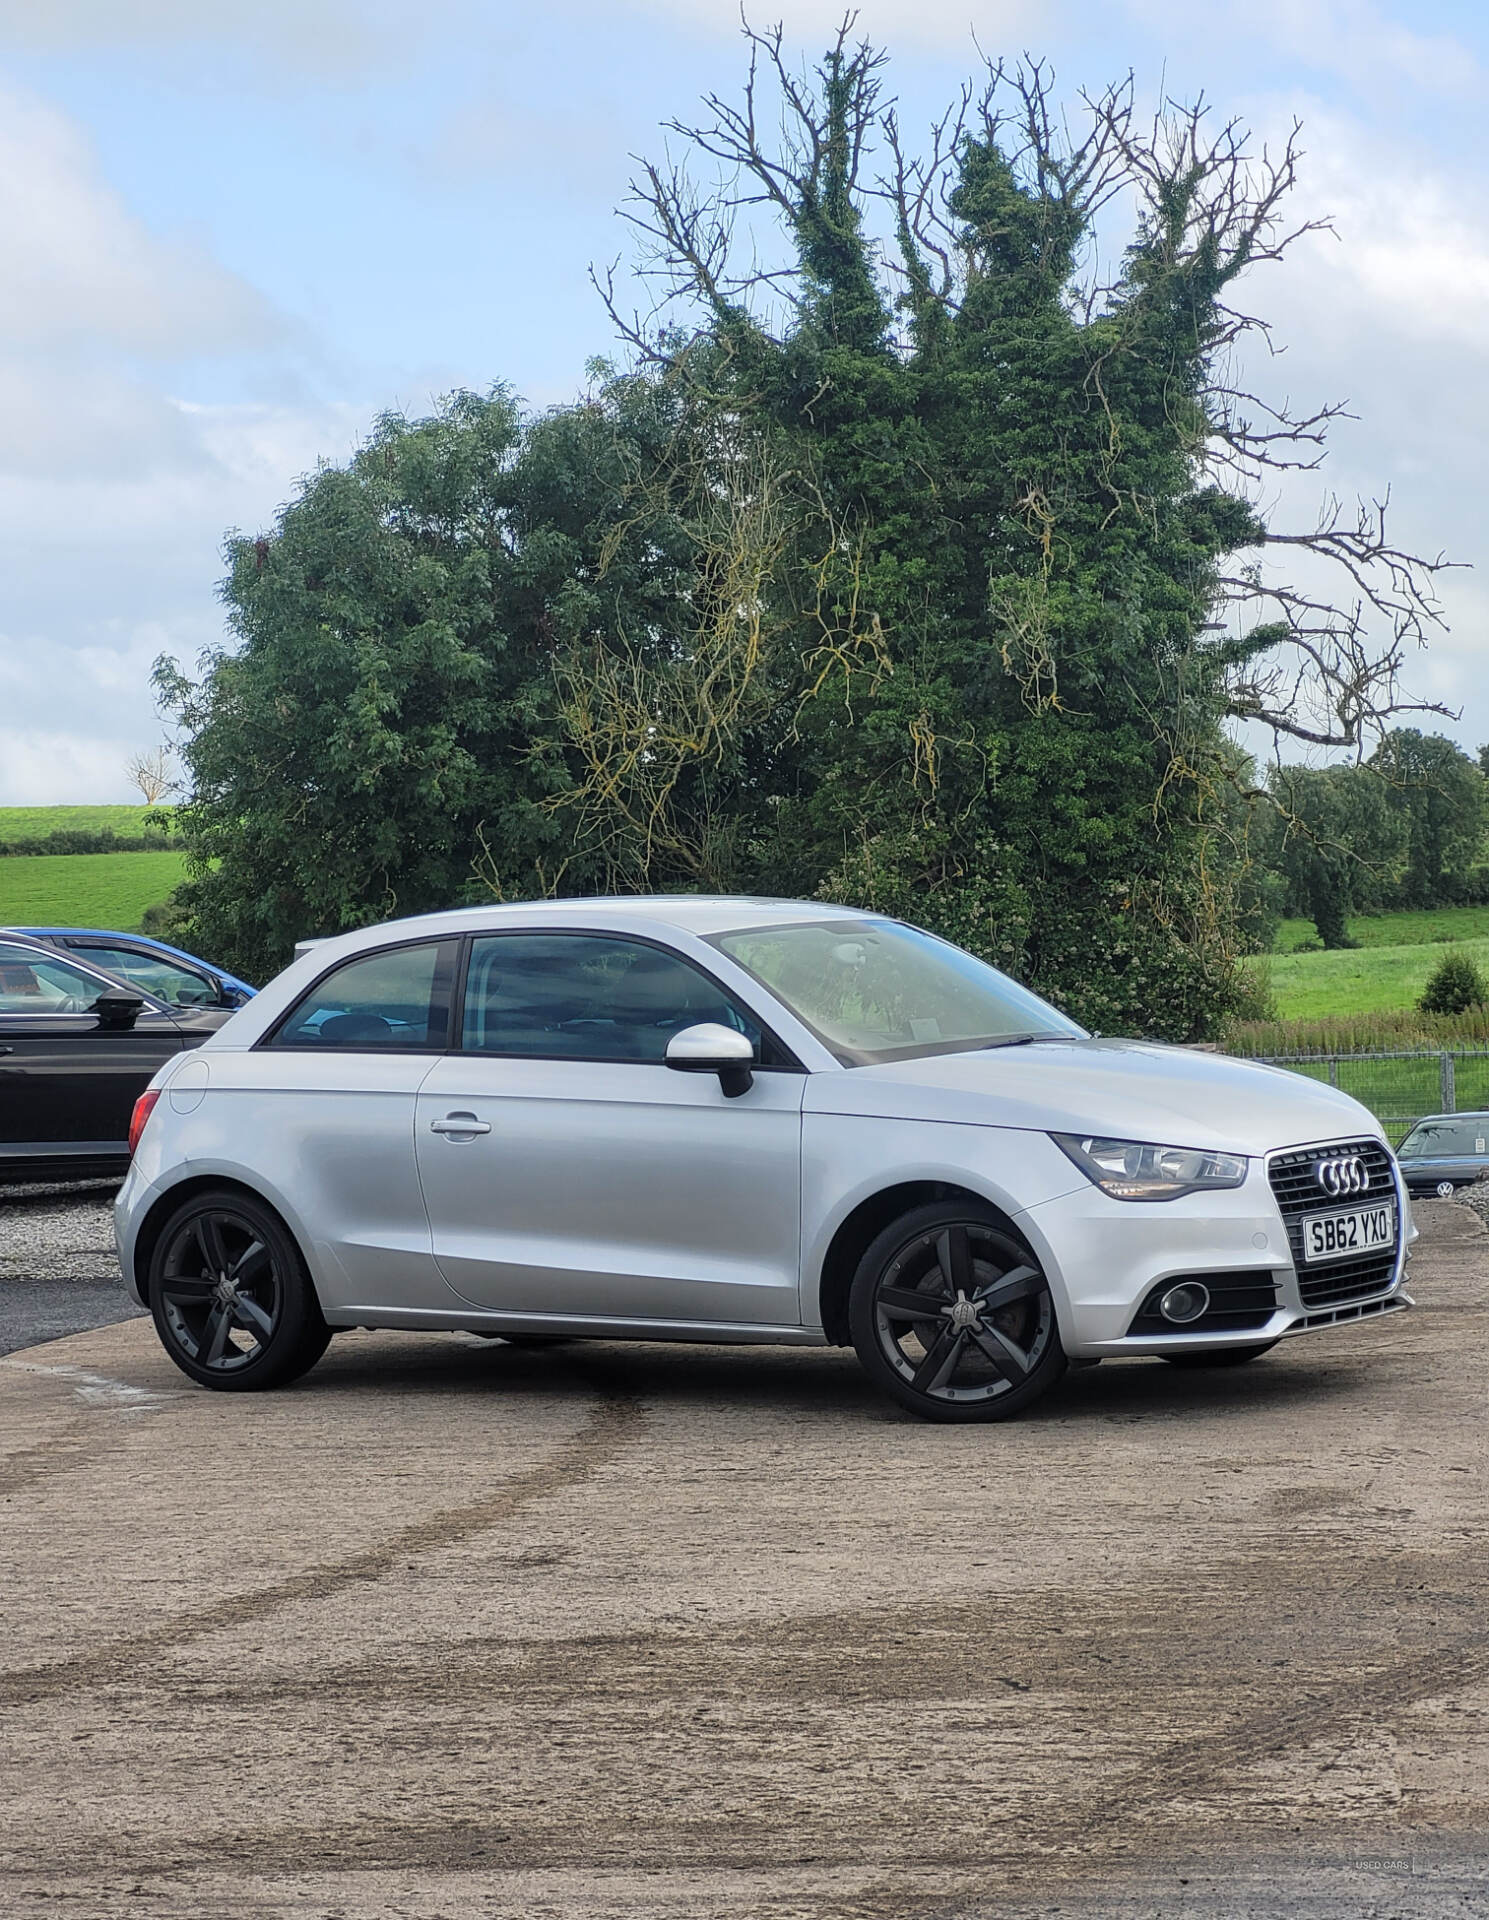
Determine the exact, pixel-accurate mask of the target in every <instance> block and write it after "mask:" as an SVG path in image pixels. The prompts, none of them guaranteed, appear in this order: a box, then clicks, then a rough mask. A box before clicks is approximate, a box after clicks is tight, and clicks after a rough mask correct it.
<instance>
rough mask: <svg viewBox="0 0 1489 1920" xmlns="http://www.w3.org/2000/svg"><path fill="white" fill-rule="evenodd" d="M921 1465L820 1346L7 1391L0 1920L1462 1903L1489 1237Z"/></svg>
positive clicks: (511, 1352) (941, 1445)
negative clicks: (1343, 1316) (1348, 1306)
mask: <svg viewBox="0 0 1489 1920" xmlns="http://www.w3.org/2000/svg"><path fill="white" fill-rule="evenodd" d="M1420 1215H1421V1218H1422V1223H1423V1225H1424V1229H1425V1234H1424V1239H1423V1241H1422V1242H1421V1243H1420V1247H1419V1251H1418V1254H1417V1258H1416V1261H1415V1267H1414V1278H1413V1290H1414V1292H1415V1293H1416V1294H1417V1297H1418V1299H1419V1300H1420V1302H1421V1305H1420V1307H1419V1310H1418V1311H1417V1312H1416V1313H1413V1314H1409V1315H1403V1316H1400V1317H1399V1318H1396V1319H1394V1320H1388V1321H1385V1322H1381V1323H1377V1324H1366V1325H1364V1326H1361V1327H1358V1328H1356V1329H1353V1330H1345V1331H1340V1332H1337V1333H1333V1334H1327V1335H1322V1336H1319V1337H1315V1338H1312V1339H1307V1340H1299V1341H1295V1342H1292V1343H1289V1344H1286V1345H1285V1346H1283V1347H1282V1348H1279V1349H1278V1350H1277V1351H1276V1352H1275V1353H1274V1354H1272V1355H1271V1356H1270V1357H1269V1358H1268V1359H1266V1360H1264V1361H1262V1362H1261V1363H1259V1364H1258V1365H1255V1366H1252V1367H1247V1368H1241V1369H1237V1370H1235V1371H1232V1372H1229V1373H1218V1374H1211V1375H1208V1376H1207V1375H1201V1374H1198V1373H1189V1374H1179V1373H1177V1372H1174V1371H1171V1370H1169V1369H1167V1368H1163V1367H1161V1366H1158V1365H1153V1364H1136V1363H1128V1364H1123V1365H1112V1364H1107V1365H1104V1366H1102V1367H1100V1368H1098V1369H1095V1370H1090V1371H1084V1372H1079V1373H1075V1374H1073V1375H1071V1376H1070V1378H1069V1381H1068V1383H1067V1384H1066V1386H1065V1387H1064V1388H1063V1389H1062V1390H1060V1391H1059V1392H1058V1394H1057V1395H1056V1396H1055V1397H1054V1398H1053V1400H1052V1401H1050V1402H1049V1403H1047V1404H1046V1406H1045V1408H1043V1409H1041V1410H1040V1411H1039V1412H1037V1413H1035V1414H1034V1415H1032V1416H1030V1417H1028V1418H1026V1419H1024V1420H1023V1421H1021V1422H1018V1423H1016V1424H1014V1425H1011V1426H1008V1427H1001V1428H992V1429H988V1430H982V1431H979V1430H977V1429H946V1428H936V1427H928V1426H921V1425H918V1424H915V1423H913V1422H910V1421H907V1420H904V1419H901V1418H900V1417H899V1416H898V1414H897V1413H896V1412H895V1411H894V1410H893V1409H892V1408H890V1407H889V1406H888V1405H887V1404H885V1403H882V1402H880V1401H879V1400H878V1399H876V1398H875V1397H874V1395H873V1394H872V1393H871V1392H870V1390H869V1389H868V1388H867V1386H866V1385H865V1384H864V1383H863V1381H862V1380H861V1378H860V1376H859V1374H858V1371H857V1369H856V1366H855V1364H854V1362H853V1360H852V1359H851V1357H850V1356H847V1355H841V1354H832V1353H810V1352H787V1351H765V1350H749V1349H733V1350H729V1349H703V1348H686V1347H676V1348H669V1347H660V1346H648V1347H626V1346H621V1345H590V1346H583V1345H576V1346H570V1347H562V1348H553V1349H548V1350H543V1351H523V1350H517V1349H513V1348H510V1347H506V1346H502V1345H497V1344H494V1343H489V1342H484V1341H480V1340H477V1339H474V1338H468V1337H464V1336H458V1337H457V1336H437V1335H424V1336H419V1337H417V1338H415V1337H405V1336H401V1335H392V1334H379V1335H375V1336H374V1335H364V1334H349V1335H345V1336H342V1337H340V1338H338V1339H337V1340H336V1341H335V1342H334V1344H333V1346H332V1348H331V1351H330V1353H329V1354H328V1355H327V1357H326V1359H325V1361H323V1362H322V1364H321V1366H320V1367H319V1368H318V1369H317V1370H316V1371H315V1372H314V1373H313V1374H312V1375H311V1376H310V1377H309V1378H308V1379H307V1380H306V1381H305V1382H303V1383H302V1384H301V1385H300V1386H298V1387H296V1388H294V1389H292V1390H290V1391H287V1392H283V1393H279V1394H272V1395H265V1396H245V1397H242V1398H236V1397H232V1396H219V1395H209V1394H206V1393H202V1392H200V1391H198V1390H196V1389H194V1388H192V1387H191V1386H189V1384H188V1383H187V1382H186V1381H185V1380H184V1379H182V1377H181V1376H180V1375H179V1374H177V1373H176V1372H175V1371H174V1369H173V1368H171V1366H170V1365H169V1363H168V1362H167V1361H166V1360H165V1358H164V1356H163V1355H162V1354H161V1353H160V1352H159V1350H158V1348H157V1347H156V1345H155V1341H154V1335H153V1332H152V1330H151V1328H150V1326H149V1324H148V1323H147V1322H140V1321H134V1322H129V1323H127V1324H125V1325H122V1326H116V1327H108V1328H103V1329H100V1330H98V1331H96V1332H91V1333H86V1334H81V1335H78V1336H76V1337H74V1338H71V1339H67V1340H62V1341H58V1342H55V1343H54V1344H52V1345H49V1346H43V1347H36V1348H32V1349H30V1350H29V1351H26V1352H23V1353H17V1354H13V1355H11V1356H10V1357H9V1358H6V1359H4V1360H0V1519H3V1525H0V1594H3V1615H4V1629H5V1631H4V1636H3V1644H0V1663H3V1665H0V1729H3V1733H0V1794H3V1799H0V1805H3V1807H4V1818H3V1820H0V1914H3V1915H5V1916H6V1920H12V1917H13V1916H30V1915H32V1914H41V1913H46V1914H52V1915H56V1914H69V1915H80V1916H85V1917H89V1920H91V1916H92V1915H95V1914H98V1915H105V1914H106V1915H115V1914H130V1915H142V1916H152V1917H153V1916H162V1920H198V1916H202V1915H207V1914H211V1915H214V1916H216V1915H224V1916H237V1915H243V1916H248V1915H253V1916H265V1915H286V1916H289V1915H293V1916H302V1915H303V1916H312V1915H313V1916H319V1917H322V1920H362V1917H363V1916H374V1915H376V1916H384V1915H389V1916H394V1915H396V1916H404V1915H406V1916H418V1917H419V1920H435V1917H436V1916H439V1917H440V1920H466V1917H467V1916H477V1915H479V1916H483V1917H489V1916H508V1915H510V1916H514V1917H515V1916H522V1917H523V1920H541V1917H543V1916H570V1915H573V1916H583V1917H584V1920H600V1916H607V1917H608V1916H625V1920H641V1917H643V1916H644V1917H645V1920H713V1917H714V1916H718V1917H719V1920H724V1917H725V1916H728V1920H735V1917H736V1916H743V1915H757V1914H758V1915H769V1916H773V1917H774V1920H789V1917H790V1916H807V1915H811V1916H819V1915H821V1916H838V1915H841V1916H845V1917H846V1916H856V1915H862V1916H872V1917H873V1920H891V1917H892V1916H900V1915H906V1916H912V1915H913V1916H924V1917H925V1920H950V1916H953V1915H957V1916H977V1917H978V1920H991V1916H993V1915H999V1916H1002V1915H1011V1914H1024V1913H1028V1914H1036V1913H1038V1914H1069V1915H1082V1916H1093V1917H1094V1916H1096V1915H1098V1914H1099V1915H1103V1916H1111V1917H1112V1920H1127V1916H1137V1915H1142V1914H1150V1913H1152V1914H1158V1913H1163V1914H1167V1913H1171V1912H1172V1913H1184V1914H1195V1915H1205V1916H1213V1917H1214V1920H1222V1917H1223V1920H1240V1917H1241V1916H1246V1915H1251V1914H1255V1915H1259V1916H1260V1915H1268V1916H1270V1915H1273V1914H1283V1913H1286V1914H1290V1915H1291V1914H1296V1915H1307V1916H1324V1915H1327V1916H1331V1917H1332V1916H1335V1915H1337V1916H1339V1920H1344V1917H1345V1916H1349V1920H1358V1917H1360V1916H1367V1915H1374V1914H1378V1915H1381V1916H1386V1915H1413V1916H1415V1915H1419V1914H1420V1915H1428V1914H1432V1915H1435V1914H1448V1913H1451V1914H1483V1913H1486V1912H1489V1872H1486V1861H1489V1849H1486V1844H1485V1842H1484V1839H1483V1836H1484V1834H1485V1832H1486V1816H1489V1607H1486V1599H1489V1593H1486V1588H1489V1553H1486V1546H1489V1539H1486V1535H1489V1514H1486V1508H1485V1485H1486V1481H1485V1465H1486V1453H1489V1437H1486V1424H1485V1417H1484V1416H1485V1398H1486V1395H1485V1381H1486V1368H1485V1358H1486V1339H1489V1301H1486V1283H1489V1257H1486V1256H1489V1239H1486V1234H1485V1228H1484V1225H1483V1223H1482V1222H1481V1221H1480V1220H1478V1219H1477V1218H1476V1217H1475V1216H1474V1215H1473V1214H1471V1213H1470V1212H1469V1211H1468V1209H1467V1208H1465V1207H1463V1206H1459V1205H1456V1204H1437V1203H1433V1204H1431V1205H1429V1206H1427V1207H1423V1208H1422V1209H1420Z"/></svg>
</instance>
